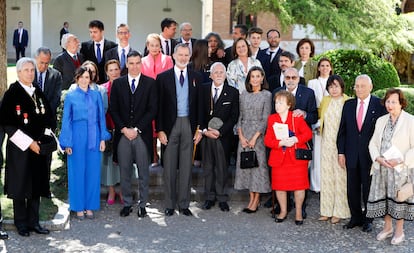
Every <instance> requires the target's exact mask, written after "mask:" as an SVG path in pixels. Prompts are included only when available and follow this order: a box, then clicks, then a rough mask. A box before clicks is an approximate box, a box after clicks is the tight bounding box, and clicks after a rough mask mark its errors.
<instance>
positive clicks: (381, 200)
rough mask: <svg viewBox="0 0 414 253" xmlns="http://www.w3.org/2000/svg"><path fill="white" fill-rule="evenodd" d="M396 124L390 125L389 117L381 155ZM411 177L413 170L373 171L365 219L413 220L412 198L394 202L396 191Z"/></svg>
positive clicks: (413, 203)
mask: <svg viewBox="0 0 414 253" xmlns="http://www.w3.org/2000/svg"><path fill="white" fill-rule="evenodd" d="M397 123H398V119H397V120H396V121H395V123H394V124H392V120H391V117H389V120H388V121H387V124H386V126H385V129H384V132H383V135H382V140H381V148H380V152H381V154H383V153H384V152H385V151H387V150H388V149H389V148H390V147H391V146H392V143H391V139H392V136H393V133H394V129H395V126H396V125H397ZM407 138H408V137H407ZM407 173H408V175H407ZM413 175H414V168H408V169H403V170H401V172H397V171H396V170H394V169H389V168H386V167H383V166H380V169H376V170H374V174H373V175H372V181H371V188H370V191H369V197H368V204H367V217H370V218H377V217H383V216H384V215H386V214H388V215H390V216H391V217H392V218H394V219H405V220H414V196H413V197H411V198H408V199H407V200H406V201H405V202H397V200H396V196H397V190H398V189H400V187H401V186H402V185H404V184H405V182H406V181H407V176H410V177H411V179H412V178H413Z"/></svg>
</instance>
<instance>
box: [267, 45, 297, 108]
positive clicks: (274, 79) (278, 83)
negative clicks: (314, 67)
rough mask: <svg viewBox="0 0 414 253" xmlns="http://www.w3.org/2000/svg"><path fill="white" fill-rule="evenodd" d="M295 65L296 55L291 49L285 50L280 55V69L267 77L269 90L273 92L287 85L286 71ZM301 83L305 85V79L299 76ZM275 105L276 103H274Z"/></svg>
mask: <svg viewBox="0 0 414 253" xmlns="http://www.w3.org/2000/svg"><path fill="white" fill-rule="evenodd" d="M294 65H295V56H294V55H293V54H292V53H291V52H289V51H283V52H282V53H281V54H280V56H279V65H278V66H279V69H280V71H279V72H278V73H277V74H274V75H272V76H270V77H267V83H268V84H269V91H270V92H273V91H274V90H275V89H277V88H279V87H282V86H285V82H284V80H285V77H284V72H285V70H286V69H288V68H293V66H294ZM299 84H302V85H305V79H304V78H303V77H300V78H299ZM273 107H274V105H273Z"/></svg>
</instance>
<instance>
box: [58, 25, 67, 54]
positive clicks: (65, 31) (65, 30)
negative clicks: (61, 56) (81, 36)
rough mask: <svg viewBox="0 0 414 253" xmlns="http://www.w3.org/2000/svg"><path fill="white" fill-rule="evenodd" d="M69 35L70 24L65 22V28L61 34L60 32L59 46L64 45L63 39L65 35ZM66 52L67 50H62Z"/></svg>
mask: <svg viewBox="0 0 414 253" xmlns="http://www.w3.org/2000/svg"><path fill="white" fill-rule="evenodd" d="M67 33H69V22H67V21H65V22H63V27H62V29H60V32H59V45H62V37H63V35H65V34H67ZM64 50H65V49H64V48H62V51H64Z"/></svg>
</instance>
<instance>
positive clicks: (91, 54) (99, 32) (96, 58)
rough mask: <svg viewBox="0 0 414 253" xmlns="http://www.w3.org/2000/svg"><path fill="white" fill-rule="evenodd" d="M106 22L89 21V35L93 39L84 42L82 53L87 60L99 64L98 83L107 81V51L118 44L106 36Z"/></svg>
mask: <svg viewBox="0 0 414 253" xmlns="http://www.w3.org/2000/svg"><path fill="white" fill-rule="evenodd" d="M104 30H105V29H104V24H103V23H102V22H101V21H100V20H92V21H91V22H89V35H90V37H91V40H89V41H86V42H82V46H81V50H80V53H81V54H82V55H83V57H84V58H85V61H86V60H90V61H93V62H94V63H95V64H96V66H98V72H99V80H98V84H101V83H104V82H106V73H105V62H106V61H105V53H106V51H108V50H109V49H111V48H114V47H116V46H117V44H116V43H115V42H113V41H110V40H107V39H105V38H104Z"/></svg>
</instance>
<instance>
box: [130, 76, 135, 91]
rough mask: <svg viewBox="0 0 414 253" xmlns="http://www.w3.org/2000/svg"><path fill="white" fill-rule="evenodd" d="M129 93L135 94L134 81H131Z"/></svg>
mask: <svg viewBox="0 0 414 253" xmlns="http://www.w3.org/2000/svg"><path fill="white" fill-rule="evenodd" d="M131 91H132V93H134V92H135V79H132V84H131Z"/></svg>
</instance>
